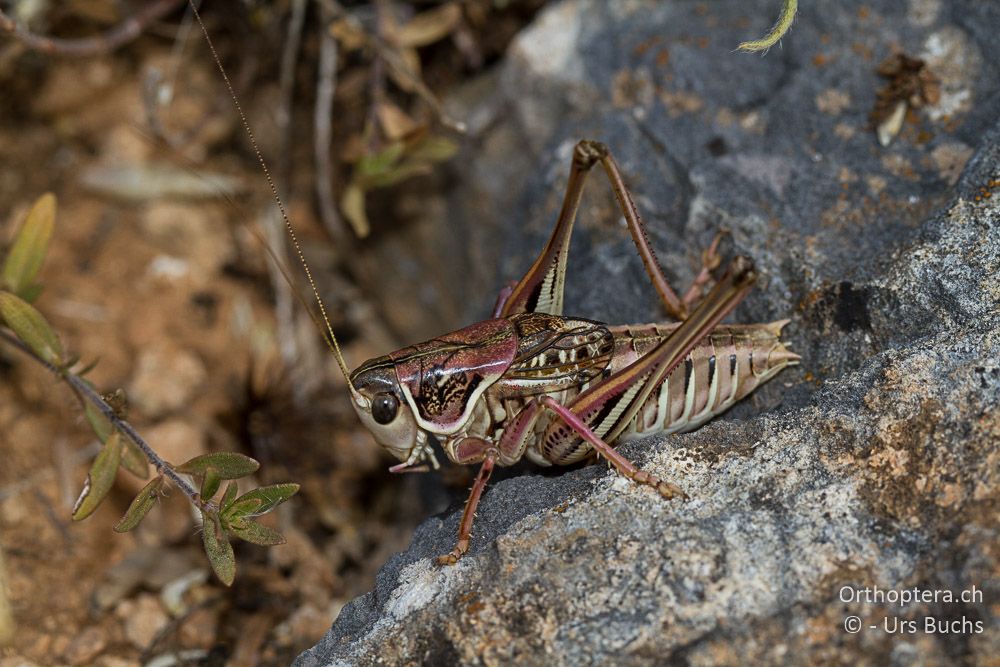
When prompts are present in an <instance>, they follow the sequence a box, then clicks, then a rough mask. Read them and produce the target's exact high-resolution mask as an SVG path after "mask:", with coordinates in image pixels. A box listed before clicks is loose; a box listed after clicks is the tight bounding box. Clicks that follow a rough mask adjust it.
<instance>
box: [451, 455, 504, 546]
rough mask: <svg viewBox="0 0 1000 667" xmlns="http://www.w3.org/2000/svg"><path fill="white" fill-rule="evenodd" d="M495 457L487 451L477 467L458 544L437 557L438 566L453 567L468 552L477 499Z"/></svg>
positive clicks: (463, 514) (459, 527) (477, 503)
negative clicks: (481, 463) (481, 462)
mask: <svg viewBox="0 0 1000 667" xmlns="http://www.w3.org/2000/svg"><path fill="white" fill-rule="evenodd" d="M466 440H473V438H466ZM480 442H481V443H484V444H485V445H489V444H490V443H488V442H486V441H485V440H481V441H480ZM496 456H497V454H496V450H494V449H492V448H488V449H487V451H486V458H485V459H483V465H481V466H480V467H479V474H478V475H476V481H475V482H473V483H472V491H471V492H470V493H469V499H468V500H467V501H465V511H464V512H462V521H461V522H460V523H459V524H458V542H457V543H456V544H455V548H454V549H452V550H451V552H449V553H447V554H445V555H443V556H438V559H437V563H438V565H454V564H455V563H457V562H458V559H459V558H461V557H462V556H463V555H464V554H465V552H466V551H468V550H469V540H471V539H472V522H473V521H475V519H476V508H477V507H478V506H479V499H480V498H481V497H482V495H483V489H485V488H486V482H488V481H489V480H490V474H491V473H492V472H493V464H494V463H495V462H496Z"/></svg>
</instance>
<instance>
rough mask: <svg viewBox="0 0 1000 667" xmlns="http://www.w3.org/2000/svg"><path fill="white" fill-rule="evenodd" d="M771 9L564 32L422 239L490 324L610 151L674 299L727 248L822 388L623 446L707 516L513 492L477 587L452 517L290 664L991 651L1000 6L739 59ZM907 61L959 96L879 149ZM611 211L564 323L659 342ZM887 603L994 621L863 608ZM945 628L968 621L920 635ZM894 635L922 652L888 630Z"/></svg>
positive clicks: (598, 471)
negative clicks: (888, 105)
mask: <svg viewBox="0 0 1000 667" xmlns="http://www.w3.org/2000/svg"><path fill="white" fill-rule="evenodd" d="M775 4H776V3H773V2H763V1H759V2H735V1H734V2H717V3H710V4H708V3H681V2H677V3H641V2H616V3H603V2H597V1H596V0H590V1H587V0H579V1H571V2H563V3H560V4H557V5H554V6H552V7H550V8H548V9H547V10H546V11H545V12H543V14H542V15H540V16H539V17H538V19H537V20H536V22H535V23H534V24H533V25H532V26H531V27H530V28H529V29H527V30H526V31H525V32H524V33H523V34H522V35H521V36H520V38H519V39H518V40H517V42H516V43H515V45H514V46H513V47H512V48H511V51H510V53H509V56H508V60H507V62H506V63H505V64H504V65H503V67H502V68H501V70H500V71H499V72H498V73H497V74H496V75H495V76H496V81H497V82H498V83H497V84H496V85H495V86H493V87H492V88H491V90H492V93H491V94H490V95H488V96H487V98H486V100H485V101H481V102H480V103H479V105H478V106H476V105H474V104H469V103H466V105H467V106H466V108H465V111H466V113H467V115H469V116H473V117H475V118H476V119H477V122H476V123H475V124H474V126H475V128H476V130H477V134H476V136H475V142H474V143H475V144H476V145H475V146H471V147H470V148H469V149H468V151H467V154H466V155H465V158H466V159H467V163H465V165H464V167H463V172H462V173H461V174H460V175H459V185H458V187H457V188H456V190H455V191H454V192H453V193H452V194H451V195H450V196H449V199H448V206H447V208H448V216H447V219H448V220H451V223H449V226H445V225H439V231H434V230H435V229H436V228H435V227H434V226H433V225H432V224H430V223H428V226H425V227H422V228H421V232H420V233H421V234H423V235H425V236H427V237H428V238H435V239H437V241H438V242H440V243H441V244H442V245H440V246H439V247H441V248H445V249H452V250H454V252H453V253H452V254H450V255H449V257H451V258H453V261H449V262H446V264H447V266H446V267H444V270H445V272H446V273H447V272H448V271H452V272H454V273H453V276H454V277H458V276H462V279H461V280H458V279H455V280H447V279H446V280H444V281H443V282H442V284H447V285H450V289H451V290H452V292H451V293H449V294H448V295H447V296H448V298H453V299H457V301H453V303H463V304H470V305H469V306H468V307H466V308H465V309H464V312H462V313H459V314H460V315H462V316H464V317H465V318H466V320H465V321H466V322H468V321H471V320H472V319H475V318H481V317H483V316H484V314H485V309H486V307H487V306H488V304H486V303H485V302H486V301H491V300H490V299H483V297H482V294H484V293H488V292H489V291H490V290H493V291H495V290H496V289H497V288H498V287H499V285H501V284H502V283H503V281H505V280H508V279H510V278H511V277H516V276H518V275H520V273H521V272H523V270H524V268H525V267H526V266H527V264H528V262H530V260H531V258H532V256H533V254H534V253H535V252H537V249H538V248H539V247H540V246H541V244H542V243H543V242H544V239H545V237H546V235H547V233H548V231H549V225H551V223H552V221H553V219H554V217H555V212H556V210H557V209H558V206H559V202H560V198H561V195H562V191H561V187H562V184H563V183H564V180H565V174H566V171H567V169H568V159H569V153H570V149H571V147H572V145H573V143H574V142H575V141H576V139H578V138H581V137H588V138H596V139H601V140H603V141H605V142H606V143H608V144H609V145H610V146H611V147H612V148H613V150H614V151H615V153H616V155H617V157H618V160H619V162H620V163H621V165H622V168H623V170H624V172H625V174H626V177H627V180H628V182H629V184H630V185H631V187H632V188H633V192H634V194H635V195H636V198H637V201H638V203H639V206H640V208H641V209H642V211H643V213H644V214H645V218H646V220H647V222H648V223H649V227H650V232H651V236H652V237H653V242H654V244H655V246H656V247H657V250H658V253H659V255H660V256H661V260H662V261H663V263H664V264H665V266H666V268H667V270H668V272H670V273H671V275H672V276H676V277H677V284H678V285H683V284H685V283H686V282H687V281H688V280H689V279H690V277H691V276H692V275H693V273H694V270H695V268H696V265H697V258H698V255H699V252H700V249H701V248H702V247H704V246H705V245H706V244H707V243H708V242H709V241H710V239H711V237H712V236H713V234H714V231H715V229H717V228H718V227H720V226H725V227H727V228H728V229H730V230H731V231H732V237H733V244H732V245H733V246H734V247H733V248H732V251H734V252H735V251H738V252H742V253H745V254H748V255H750V256H751V257H753V258H754V259H755V260H756V261H757V264H758V266H759V268H760V270H761V273H762V274H763V275H764V277H765V278H764V280H762V281H761V284H760V286H759V288H758V289H757V290H756V291H755V292H754V293H753V295H752V296H751V297H750V298H749V299H748V300H747V301H746V303H744V304H743V305H742V306H741V307H740V308H739V309H738V311H737V313H736V317H735V319H736V320H739V321H766V320H769V319H776V318H779V317H790V318H792V325H791V326H790V327H789V329H788V331H789V337H790V339H791V341H792V343H793V347H794V349H796V351H798V352H800V353H801V354H802V355H803V357H804V360H803V364H802V366H801V367H799V368H798V369H795V370H793V371H786V372H784V373H783V374H782V375H780V376H779V377H778V378H777V379H776V380H774V381H773V382H772V383H771V384H770V385H768V386H766V387H764V388H763V389H761V390H759V391H758V392H756V393H755V394H754V396H753V397H751V399H750V400H748V401H746V402H744V404H743V405H741V406H737V408H735V409H734V410H733V411H731V412H730V413H728V414H727V415H726V416H725V417H723V418H722V419H719V420H716V421H715V422H713V423H711V424H709V425H707V426H705V427H704V428H702V429H701V430H699V431H697V432H695V433H692V434H687V435H683V436H671V437H657V438H650V439H646V440H643V441H640V442H633V443H629V444H627V445H624V446H623V447H622V450H623V451H624V452H625V453H626V454H627V455H628V456H629V457H631V458H632V459H633V460H636V461H637V462H639V463H641V464H642V465H643V466H645V467H647V468H648V469H650V470H651V471H653V472H655V473H657V474H659V475H661V476H663V477H665V478H666V479H669V480H672V481H674V482H676V483H677V484H678V485H680V486H681V487H682V488H684V489H685V490H686V491H687V492H688V493H689V494H690V496H691V498H690V500H688V501H686V502H665V501H663V500H661V499H660V498H659V497H658V496H656V494H655V493H653V492H652V491H650V490H648V489H644V488H640V487H637V486H636V485H634V484H631V483H629V482H627V481H626V480H623V479H621V478H619V477H618V476H617V475H615V474H613V473H611V472H609V471H608V470H607V469H606V468H605V467H603V466H591V467H584V468H580V469H574V470H570V471H567V472H564V473H563V474H558V475H550V474H545V475H539V474H530V475H523V476H520V477H516V478H512V479H506V480H503V481H501V482H499V483H497V484H495V485H494V486H492V487H491V488H490V490H489V491H488V492H487V494H486V496H485V497H484V499H483V502H482V504H481V505H480V511H479V515H478V519H477V522H476V533H475V538H474V540H473V543H472V549H471V551H470V553H469V554H468V555H467V556H466V557H465V558H464V559H463V560H462V561H461V562H460V563H459V564H458V565H456V566H454V567H451V568H438V567H436V566H435V565H433V563H432V557H433V556H435V555H437V554H440V553H444V552H446V551H448V550H449V549H450V548H451V546H452V545H453V541H454V535H455V532H456V530H457V524H458V517H459V513H458V512H451V513H448V514H446V515H443V516H441V517H436V518H433V519H430V520H428V521H427V522H425V523H424V524H423V525H422V526H420V528H418V530H417V531H416V534H415V535H414V538H413V543H412V545H411V546H410V548H409V549H408V550H407V551H406V552H405V553H402V554H398V555H396V556H395V557H394V558H393V559H392V560H390V561H389V563H387V564H386V566H385V567H384V568H383V570H382V571H381V573H380V575H379V578H378V581H377V583H376V587H375V590H373V591H372V592H371V593H369V594H367V595H365V596H363V597H361V598H358V599H356V600H354V601H353V602H351V603H350V604H348V605H347V606H346V607H345V608H344V610H343V612H342V613H341V615H340V617H339V618H338V619H337V621H336V622H335V623H334V626H333V628H332V629H331V631H330V632H329V633H328V634H327V636H326V637H325V638H324V639H323V640H322V641H321V642H320V643H319V644H318V645H317V646H316V647H315V648H313V649H311V650H310V651H307V652H306V653H304V654H302V656H300V658H299V660H298V663H297V664H299V665H303V666H305V665H327V664H378V663H386V664H401V663H419V664H435V665H437V664H479V663H485V664H509V663H511V662H514V661H517V662H518V664H546V665H551V664H557V665H586V664H661V663H667V662H688V663H694V664H716V663H723V664H749V663H760V662H763V663H798V664H813V663H831V662H832V663H838V662H839V663H845V664H875V663H877V664H886V663H890V664H900V665H904V664H906V665H908V664H958V663H963V662H964V663H970V664H972V663H985V662H987V661H988V660H989V659H991V658H993V659H995V656H996V655H1000V624H998V623H997V609H998V608H1000V607H998V605H1000V574H998V573H1000V552H998V550H997V544H998V543H1000V539H998V538H1000V536H998V521H997V507H998V499H1000V362H998V361H997V360H998V359H1000V279H998V276H1000V240H998V233H1000V211H998V200H1000V189H998V188H997V179H1000V125H996V126H994V123H995V120H996V118H998V116H1000V113H998V111H1000V76H998V74H1000V73H998V66H997V63H1000V42H998V40H996V39H995V35H996V32H997V30H998V29H1000V8H998V6H997V5H995V4H993V3H982V2H973V1H971V0H970V1H966V2H952V3H943V2H936V1H933V0H913V1H911V2H909V3H897V2H889V1H888V0H885V1H875V2H872V1H868V2H865V3H861V2H855V1H853V0H852V1H847V0H845V1H844V2H840V3H806V4H804V6H803V8H802V13H801V15H800V16H799V18H798V20H797V22H796V24H795V27H794V28H793V32H792V34H791V35H790V36H789V37H787V38H786V39H785V40H784V42H783V44H782V47H781V48H776V49H774V50H772V52H771V53H770V54H769V55H768V56H767V57H766V58H757V57H752V56H744V55H737V54H733V53H731V49H732V47H733V46H734V45H735V44H736V43H738V42H739V41H740V40H741V39H744V38H747V37H750V36H753V35H756V34H759V33H762V32H763V31H764V30H765V29H766V27H767V25H768V23H769V21H770V20H772V17H771V14H772V13H773V12H774V11H775V7H774V5H775ZM894 48H901V49H903V50H904V51H905V52H907V53H909V54H910V55H922V56H924V57H926V59H927V60H928V62H930V64H931V67H932V68H933V69H934V71H936V72H938V75H939V77H940V78H941V87H942V99H941V101H940V102H939V104H938V105H937V106H936V107H934V108H931V109H927V110H924V111H922V112H920V114H919V115H918V117H917V120H916V122H915V123H910V124H907V125H906V127H905V128H904V131H903V132H902V134H901V135H900V137H898V138H897V140H896V141H895V142H894V143H893V144H892V145H890V146H889V147H888V148H882V147H880V146H879V145H878V143H877V142H876V140H875V137H874V133H873V132H872V131H871V129H870V128H869V127H868V121H867V115H868V112H869V110H870V109H871V106H872V104H873V103H874V99H875V91H876V90H877V89H878V88H880V87H881V85H882V82H881V81H880V80H879V79H878V77H877V75H876V74H875V72H874V70H875V67H876V66H877V64H878V63H879V62H881V60H882V59H883V58H884V57H886V56H888V55H889V54H890V53H891V52H892V50H893V49H894ZM479 99H482V97H481V96H480V98H479ZM969 155H974V156H973V157H972V158H971V160H968V156H969ZM966 160H968V163H967V164H966ZM963 167H964V171H963ZM959 174H961V177H960V178H959ZM592 178H593V182H594V183H595V184H596V183H597V182H598V181H599V179H600V177H599V176H597V175H596V174H595V176H594V177H592ZM991 189H992V194H993V196H992V197H987V196H986V193H988V192H990V191H991ZM592 190H593V196H588V197H587V198H586V201H585V205H584V207H583V208H582V211H581V213H582V218H581V221H580V225H579V228H578V230H579V231H578V234H579V238H578V239H576V241H575V248H574V252H575V253H576V254H575V255H574V258H573V260H571V269H570V270H571V272H572V273H573V275H572V276H571V277H570V281H569V283H570V284H569V293H568V294H567V297H568V304H567V311H568V312H572V313H574V314H580V315H585V316H590V317H595V318H598V319H604V320H606V321H611V322H624V321H636V320H649V319H653V318H656V317H659V314H658V313H657V312H656V309H655V305H656V304H655V298H654V296H653V292H652V290H651V289H650V288H649V287H648V286H647V282H646V280H645V278H644V274H643V272H642V268H641V264H640V263H639V261H638V259H637V258H636V257H635V256H634V251H633V250H632V249H631V243H630V241H629V240H628V238H627V235H626V234H625V233H624V232H623V231H622V230H621V229H619V224H618V217H619V216H618V213H617V211H615V209H613V207H612V204H611V198H610V193H609V191H608V189H607V188H606V186H604V185H600V186H597V185H594V186H592ZM498 248H499V249H500V251H497V249H498ZM441 298H442V299H443V298H444V295H443V294H442V295H441ZM434 301H435V299H434V298H430V299H429V301H428V303H430V304H433V303H434ZM441 319H444V320H445V321H447V318H446V317H443V316H442V318H441ZM439 324H440V322H439ZM866 587H879V588H880V589H882V590H883V591H885V590H891V591H898V590H900V589H912V588H913V587H917V588H920V589H924V590H931V591H934V590H937V591H950V592H951V593H952V594H953V595H955V596H958V595H959V594H960V592H961V591H963V590H969V589H971V588H972V587H975V588H976V589H978V590H979V591H981V594H980V596H979V597H974V598H973V599H971V600H967V601H960V600H955V601H951V602H948V601H945V600H944V599H943V597H941V596H943V595H944V594H943V593H942V594H940V595H939V598H938V600H937V601H922V602H919V603H913V604H909V605H898V604H891V603H885V602H882V601H880V600H878V599H869V597H870V596H867V597H866V594H865V593H864V592H862V593H861V594H852V595H850V596H848V595H847V593H848V592H849V591H851V590H854V589H859V588H860V589H865V588H866ZM845 597H847V598H848V599H847V601H844V598H845ZM851 616H856V617H858V618H859V619H860V622H861V623H862V629H861V631H860V632H857V633H856V634H852V633H850V632H846V631H845V630H844V624H845V621H846V620H847V619H848V618H849V617H851ZM925 617H928V618H933V619H937V620H939V621H940V622H953V623H957V624H958V625H957V626H954V625H953V626H949V627H947V628H944V629H945V630H950V631H949V632H944V631H942V629H941V628H940V627H938V628H937V631H936V632H927V631H926V630H927V628H926V627H925V625H924V624H925V620H924V619H925ZM899 621H913V622H914V623H915V624H916V625H915V626H914V627H915V630H914V631H912V632H911V631H901V632H896V633H892V632H888V631H887V630H886V628H885V627H884V624H886V623H888V624H889V626H890V629H891V627H892V624H893V623H896V622H899ZM963 623H965V625H963ZM872 625H874V626H876V628H875V629H872V628H871V627H870V626H872ZM900 627H903V628H904V630H905V626H897V629H899V628H900Z"/></svg>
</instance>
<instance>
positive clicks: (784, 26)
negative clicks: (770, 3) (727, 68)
mask: <svg viewBox="0 0 1000 667" xmlns="http://www.w3.org/2000/svg"><path fill="white" fill-rule="evenodd" d="M798 9H799V0H784V4H783V5H782V7H781V14H779V15H778V21H777V22H776V23H775V24H774V27H772V28H771V30H770V31H768V33H767V34H766V35H764V36H763V37H761V38H760V39H752V40H750V41H747V42H741V43H740V45H739V46H737V47H736V50H737V51H748V52H754V51H767V50H768V49H769V48H771V47H772V46H774V45H775V44H777V43H778V42H779V41H781V38H782V37H784V36H785V33H787V32H788V30H789V28H791V27H792V22H793V21H795V12H796V11H798Z"/></svg>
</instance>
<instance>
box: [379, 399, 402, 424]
mask: <svg viewBox="0 0 1000 667" xmlns="http://www.w3.org/2000/svg"><path fill="white" fill-rule="evenodd" d="M398 411H399V401H398V400H396V396H395V395H394V394H390V393H389V392H382V393H381V394H375V398H373V399H372V419H374V420H375V421H376V422H378V423H379V424H388V423H389V422H391V421H392V420H393V419H395V418H396V413H397V412H398Z"/></svg>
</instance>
